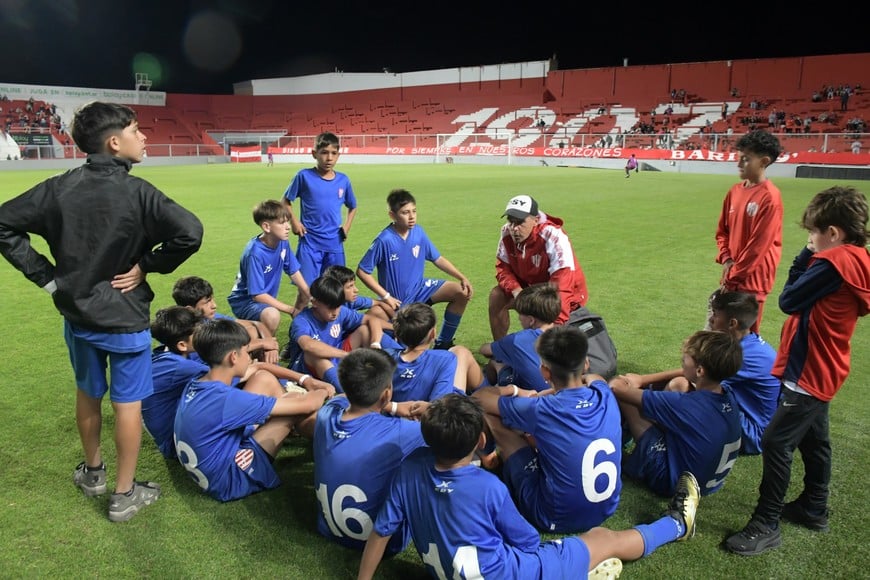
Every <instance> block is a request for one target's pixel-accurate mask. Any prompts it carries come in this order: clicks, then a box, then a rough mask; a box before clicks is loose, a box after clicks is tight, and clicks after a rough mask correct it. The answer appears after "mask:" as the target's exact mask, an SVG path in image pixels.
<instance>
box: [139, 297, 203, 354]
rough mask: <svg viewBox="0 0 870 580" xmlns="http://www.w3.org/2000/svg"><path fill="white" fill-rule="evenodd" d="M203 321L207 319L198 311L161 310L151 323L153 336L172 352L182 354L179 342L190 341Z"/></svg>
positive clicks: (172, 308)
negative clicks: (178, 346) (179, 349)
mask: <svg viewBox="0 0 870 580" xmlns="http://www.w3.org/2000/svg"><path fill="white" fill-rule="evenodd" d="M203 321H205V317H204V316H203V315H202V313H201V312H199V311H198V310H191V309H190V308H185V307H184V306H169V307H167V308H161V309H160V310H158V311H157V313H156V314H155V315H154V320H153V321H152V322H151V336H152V337H153V338H154V340H156V341H157V342H159V343H160V344H162V345H163V346H165V347H166V348H168V349H169V350H171V351H172V352H174V353H176V354H181V353H179V352H178V348H177V345H178V343H179V341H182V340H187V339H189V338H190V335H192V334H193V331H194V330H196V327H197V326H199V325H200V324H202V322H203Z"/></svg>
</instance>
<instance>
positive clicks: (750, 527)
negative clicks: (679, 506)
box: [725, 187, 870, 556]
mask: <svg viewBox="0 0 870 580" xmlns="http://www.w3.org/2000/svg"><path fill="white" fill-rule="evenodd" d="M867 218H868V208H867V198H866V197H864V194H862V193H860V192H859V191H857V190H855V189H853V188H851V187H832V188H830V189H826V190H825V191H822V192H821V193H818V194H816V196H815V197H814V198H813V200H812V201H811V202H810V204H809V206H807V208H806V210H804V215H803V218H802V220H801V223H802V225H803V227H804V228H806V229H807V230H809V232H810V234H809V242H808V243H807V247H806V248H805V249H803V250H802V251H801V253H800V254H798V256H797V257H796V258H795V260H794V263H793V264H792V267H791V269H790V270H789V273H788V280H787V281H786V283H785V287H784V288H783V290H782V294H780V297H779V307H780V308H781V309H782V310H783V311H784V312H785V313H787V314H788V315H789V317H788V319H787V320H786V321H785V324H784V325H783V328H782V338H781V340H780V346H779V352H778V353H777V357H776V362H775V363H774V364H773V370H772V371H771V372H772V374H773V375H774V376H776V377H779V378H780V379H781V380H782V385H783V388H782V394H781V396H780V401H779V407H778V408H777V410H776V413H775V414H774V416H773V418H772V419H771V421H770V424H769V425H768V427H767V429H766V430H765V431H764V436H763V438H762V440H761V445H762V448H763V450H764V452H763V454H762V457H763V460H764V471H763V472H762V476H761V485H760V486H759V498H758V505H756V507H755V512H754V513H753V514H752V519H750V520H749V523H748V524H747V525H746V527H745V528H743V530H742V531H740V532H738V533H736V534H734V535H733V536H731V537H730V538H728V539H727V540H725V548H726V549H727V550H729V551H731V552H735V553H737V554H742V555H744V556H752V555H755V554H761V553H762V552H766V551H767V550H771V549H773V548H776V547H777V546H779V545H780V544H781V543H782V536H781V534H780V529H779V519H780V517H782V518H784V519H786V520H788V521H791V522H793V523H796V524H799V525H801V526H804V527H806V528H809V529H811V530H816V531H826V530H827V529H828V484H829V483H830V479H831V440H830V436H829V432H828V431H829V427H828V404H829V403H830V401H831V399H833V398H834V395H835V394H836V393H837V391H838V390H839V389H840V387H842V386H843V382H844V381H845V380H846V377H847V376H848V374H849V352H850V347H849V340H850V339H851V337H852V333H853V332H854V331H855V326H856V324H857V322H858V317H860V316H866V315H867V313H868V312H870V254H868V252H867V248H866V245H867ZM795 448H798V449H800V452H801V457H802V458H803V462H804V472H805V475H804V489H803V491H802V492H801V494H800V496H799V497H798V498H797V499H796V500H794V501H792V502H790V503H787V504H785V505H783V501H784V500H785V493H786V491H787V490H788V484H789V479H790V478H791V462H792V457H793V454H794V450H795Z"/></svg>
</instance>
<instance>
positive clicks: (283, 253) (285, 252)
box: [281, 248, 287, 262]
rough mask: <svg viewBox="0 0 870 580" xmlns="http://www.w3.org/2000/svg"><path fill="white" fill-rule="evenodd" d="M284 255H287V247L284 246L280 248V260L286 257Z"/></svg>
mask: <svg viewBox="0 0 870 580" xmlns="http://www.w3.org/2000/svg"><path fill="white" fill-rule="evenodd" d="M286 257H287V249H286V248H284V249H283V250H281V261H282V262H283V261H284V258H286Z"/></svg>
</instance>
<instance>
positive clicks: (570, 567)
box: [512, 536, 589, 578]
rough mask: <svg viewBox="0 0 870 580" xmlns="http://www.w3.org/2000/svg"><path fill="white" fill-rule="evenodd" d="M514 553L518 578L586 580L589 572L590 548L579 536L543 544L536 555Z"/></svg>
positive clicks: (518, 551) (515, 551) (513, 549)
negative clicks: (573, 579)
mask: <svg viewBox="0 0 870 580" xmlns="http://www.w3.org/2000/svg"><path fill="white" fill-rule="evenodd" d="M512 551H513V553H514V555H515V556H516V558H517V578H585V577H586V572H587V571H588V570H589V548H588V547H587V546H586V544H585V543H584V542H583V540H582V539H580V538H579V537H578V536H568V537H566V538H561V539H557V540H550V541H548V542H541V545H540V546H539V547H538V549H537V550H536V551H535V553H534V554H530V553H526V552H521V551H520V550H517V549H516V548H512Z"/></svg>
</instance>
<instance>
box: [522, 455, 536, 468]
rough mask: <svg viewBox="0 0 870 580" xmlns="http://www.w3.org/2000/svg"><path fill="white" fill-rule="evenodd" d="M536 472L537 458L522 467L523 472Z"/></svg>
mask: <svg viewBox="0 0 870 580" xmlns="http://www.w3.org/2000/svg"><path fill="white" fill-rule="evenodd" d="M537 470H538V458H537V457H534V458H533V459H532V460H531V461H529V462H528V463H526V464H525V466H523V471H537Z"/></svg>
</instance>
